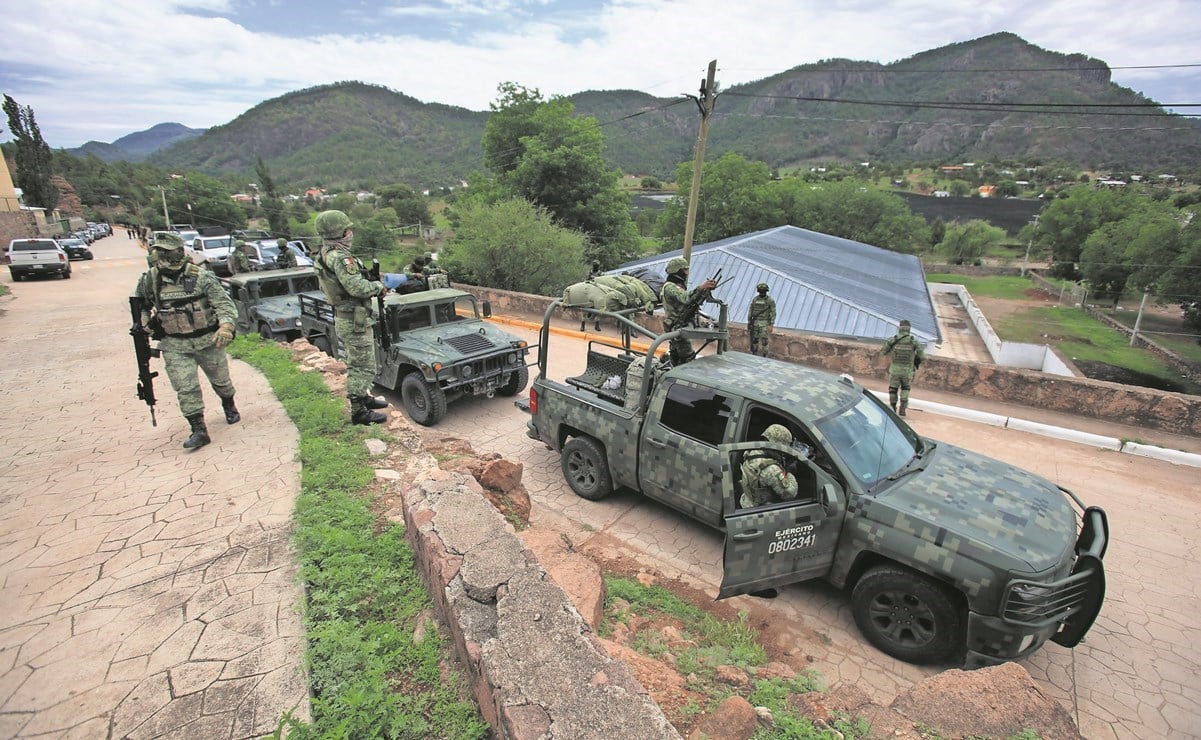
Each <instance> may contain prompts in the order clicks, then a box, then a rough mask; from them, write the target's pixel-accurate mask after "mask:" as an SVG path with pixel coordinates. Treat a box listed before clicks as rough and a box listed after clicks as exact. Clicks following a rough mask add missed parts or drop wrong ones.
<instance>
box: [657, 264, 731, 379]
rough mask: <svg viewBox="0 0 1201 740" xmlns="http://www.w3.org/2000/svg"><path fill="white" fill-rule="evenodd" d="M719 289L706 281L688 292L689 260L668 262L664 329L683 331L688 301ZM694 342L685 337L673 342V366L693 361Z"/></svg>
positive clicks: (664, 286) (664, 284)
mask: <svg viewBox="0 0 1201 740" xmlns="http://www.w3.org/2000/svg"><path fill="white" fill-rule="evenodd" d="M716 287H717V283H716V282H714V281H713V280H706V281H705V282H703V283H701V284H700V285H698V286H696V287H695V288H693V289H692V290H691V291H689V290H688V260H686V259H684V258H683V257H672V258H671V259H670V260H668V261H667V282H665V283H663V291H662V296H663V312H664V314H665V316H664V318H663V328H664V329H666V330H667V331H675V330H676V329H683V328H684V327H683V326H680V325H679V324H680V323H681V321H680V319H681V318H682V314H683V313H684V309H685V307H686V306H687V304H688V301H689V300H690V299H691V298H692V297H693V295H694V294H695V293H696V292H697V291H709V290H713V289H714V288H716ZM692 355H693V350H692V342H690V341H688V340H687V339H685V338H684V337H676V338H675V339H673V340H671V348H670V356H671V364H672V365H676V366H679V365H683V364H684V363H685V362H688V361H689V360H691V359H692Z"/></svg>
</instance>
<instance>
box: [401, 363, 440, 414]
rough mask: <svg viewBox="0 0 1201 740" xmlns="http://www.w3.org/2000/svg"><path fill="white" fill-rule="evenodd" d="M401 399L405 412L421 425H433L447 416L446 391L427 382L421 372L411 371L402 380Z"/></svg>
mask: <svg viewBox="0 0 1201 740" xmlns="http://www.w3.org/2000/svg"><path fill="white" fill-rule="evenodd" d="M400 399H401V400H402V401H403V402H404V407H405V413H406V414H408V415H409V418H410V419H412V420H413V421H415V422H417V423H418V424H420V425H421V426H425V427H432V426H433V425H435V424H437V423H438V422H439V421H441V420H442V417H443V416H446V391H444V390H442V387H441V386H438V385H434V384H433V383H427V382H425V378H423V377H421V373H419V372H416V371H413V372H411V373H409V374H408V375H406V376H405V377H404V380H402V381H401V382H400Z"/></svg>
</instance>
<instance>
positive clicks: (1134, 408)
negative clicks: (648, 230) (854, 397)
mask: <svg viewBox="0 0 1201 740" xmlns="http://www.w3.org/2000/svg"><path fill="white" fill-rule="evenodd" d="M455 287H458V288H462V289H463V290H468V291H471V292H472V293H474V294H475V295H476V296H478V297H480V298H486V299H488V300H489V301H491V303H492V310H493V311H494V312H496V313H498V314H507V315H512V314H518V315H524V316H526V317H538V318H541V316H542V315H543V314H544V313H545V311H546V307H547V306H548V305H549V304H550V302H551V301H552V300H553V299H552V298H547V297H545V296H535V295H530V294H527V293H515V292H512V291H505V290H496V289H493V288H479V287H476V286H471V285H458V284H456V286H455ZM637 320H638V322H639V323H641V324H642V325H644V326H646V327H648V328H651V329H653V330H655V331H661V330H662V323H661V320H660V319H659V317H658V316H646V315H643V316H641V317H639V318H638V319H637ZM730 346H731V348H733V349H737V350H742V351H746V350H747V349H748V347H749V343H748V341H747V337H746V330H745V328H744V327H742V326H741V325H732V326H731V327H730ZM878 349H879V348H878V346H877V345H875V344H867V343H864V342H852V341H847V340H841V339H829V338H826V337H818V336H814V335H808V334H799V333H795V332H789V331H779V332H776V333H774V334H773V336H772V344H771V354H772V356H773V357H778V358H781V359H787V360H791V361H793V362H796V363H798V364H801V365H807V366H809V367H816V368H821V369H823V370H828V371H830V372H836V373H850V374H851V375H853V376H855V377H857V378H864V377H869V378H875V379H877V380H881V381H885V380H887V377H888V359H887V358H886V357H884V356H882V355H880V354H879V351H878ZM920 372H921V374H920V383H921V386H922V387H925V388H931V389H934V390H940V391H947V392H949V393H958V394H962V395H965V396H973V397H976V398H983V399H988V400H993V401H1002V402H1006V403H1017V404H1022V405H1025V406H1033V407H1038V408H1042V409H1046V410H1049V411H1058V412H1063V413H1068V414H1074V415H1077V416H1084V417H1088V418H1093V419H1101V420H1105V421H1112V422H1117V423H1122V424H1131V425H1134V426H1141V427H1147V428H1150V429H1161V430H1163V431H1167V432H1172V433H1175V434H1188V435H1199V436H1201V396H1190V395H1186V394H1183V393H1170V392H1167V391H1158V390H1155V389H1152V388H1141V387H1138V386H1128V385H1121V384H1119V383H1109V382H1106V381H1103V380H1091V379H1089V378H1069V377H1061V376H1053V375H1048V374H1046V373H1042V372H1038V371H1036V370H1023V369H1020V368H1007V367H1002V366H1000V365H993V364H989V363H977V362H966V361H959V360H952V359H947V358H941V357H931V358H930V359H928V360H926V362H924V363H923V364H922V369H921V371H920Z"/></svg>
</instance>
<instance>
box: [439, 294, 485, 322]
mask: <svg viewBox="0 0 1201 740" xmlns="http://www.w3.org/2000/svg"><path fill="white" fill-rule="evenodd" d="M477 318H479V316H477V315H476V312H475V299H474V298H473V297H471V296H469V295H465V296H459V297H458V298H456V299H455V300H454V303H440V304H438V305H437V306H436V307H435V308H434V320H435V321H436V322H437V323H439V324H449V323H451V322H452V321H463V320H464V319H477Z"/></svg>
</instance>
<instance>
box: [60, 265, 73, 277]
mask: <svg viewBox="0 0 1201 740" xmlns="http://www.w3.org/2000/svg"><path fill="white" fill-rule="evenodd" d="M60 274H61V275H62V278H63V280H70V279H71V268H70V267H68V268H67V269H66V270H63V271H62V273H60Z"/></svg>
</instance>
